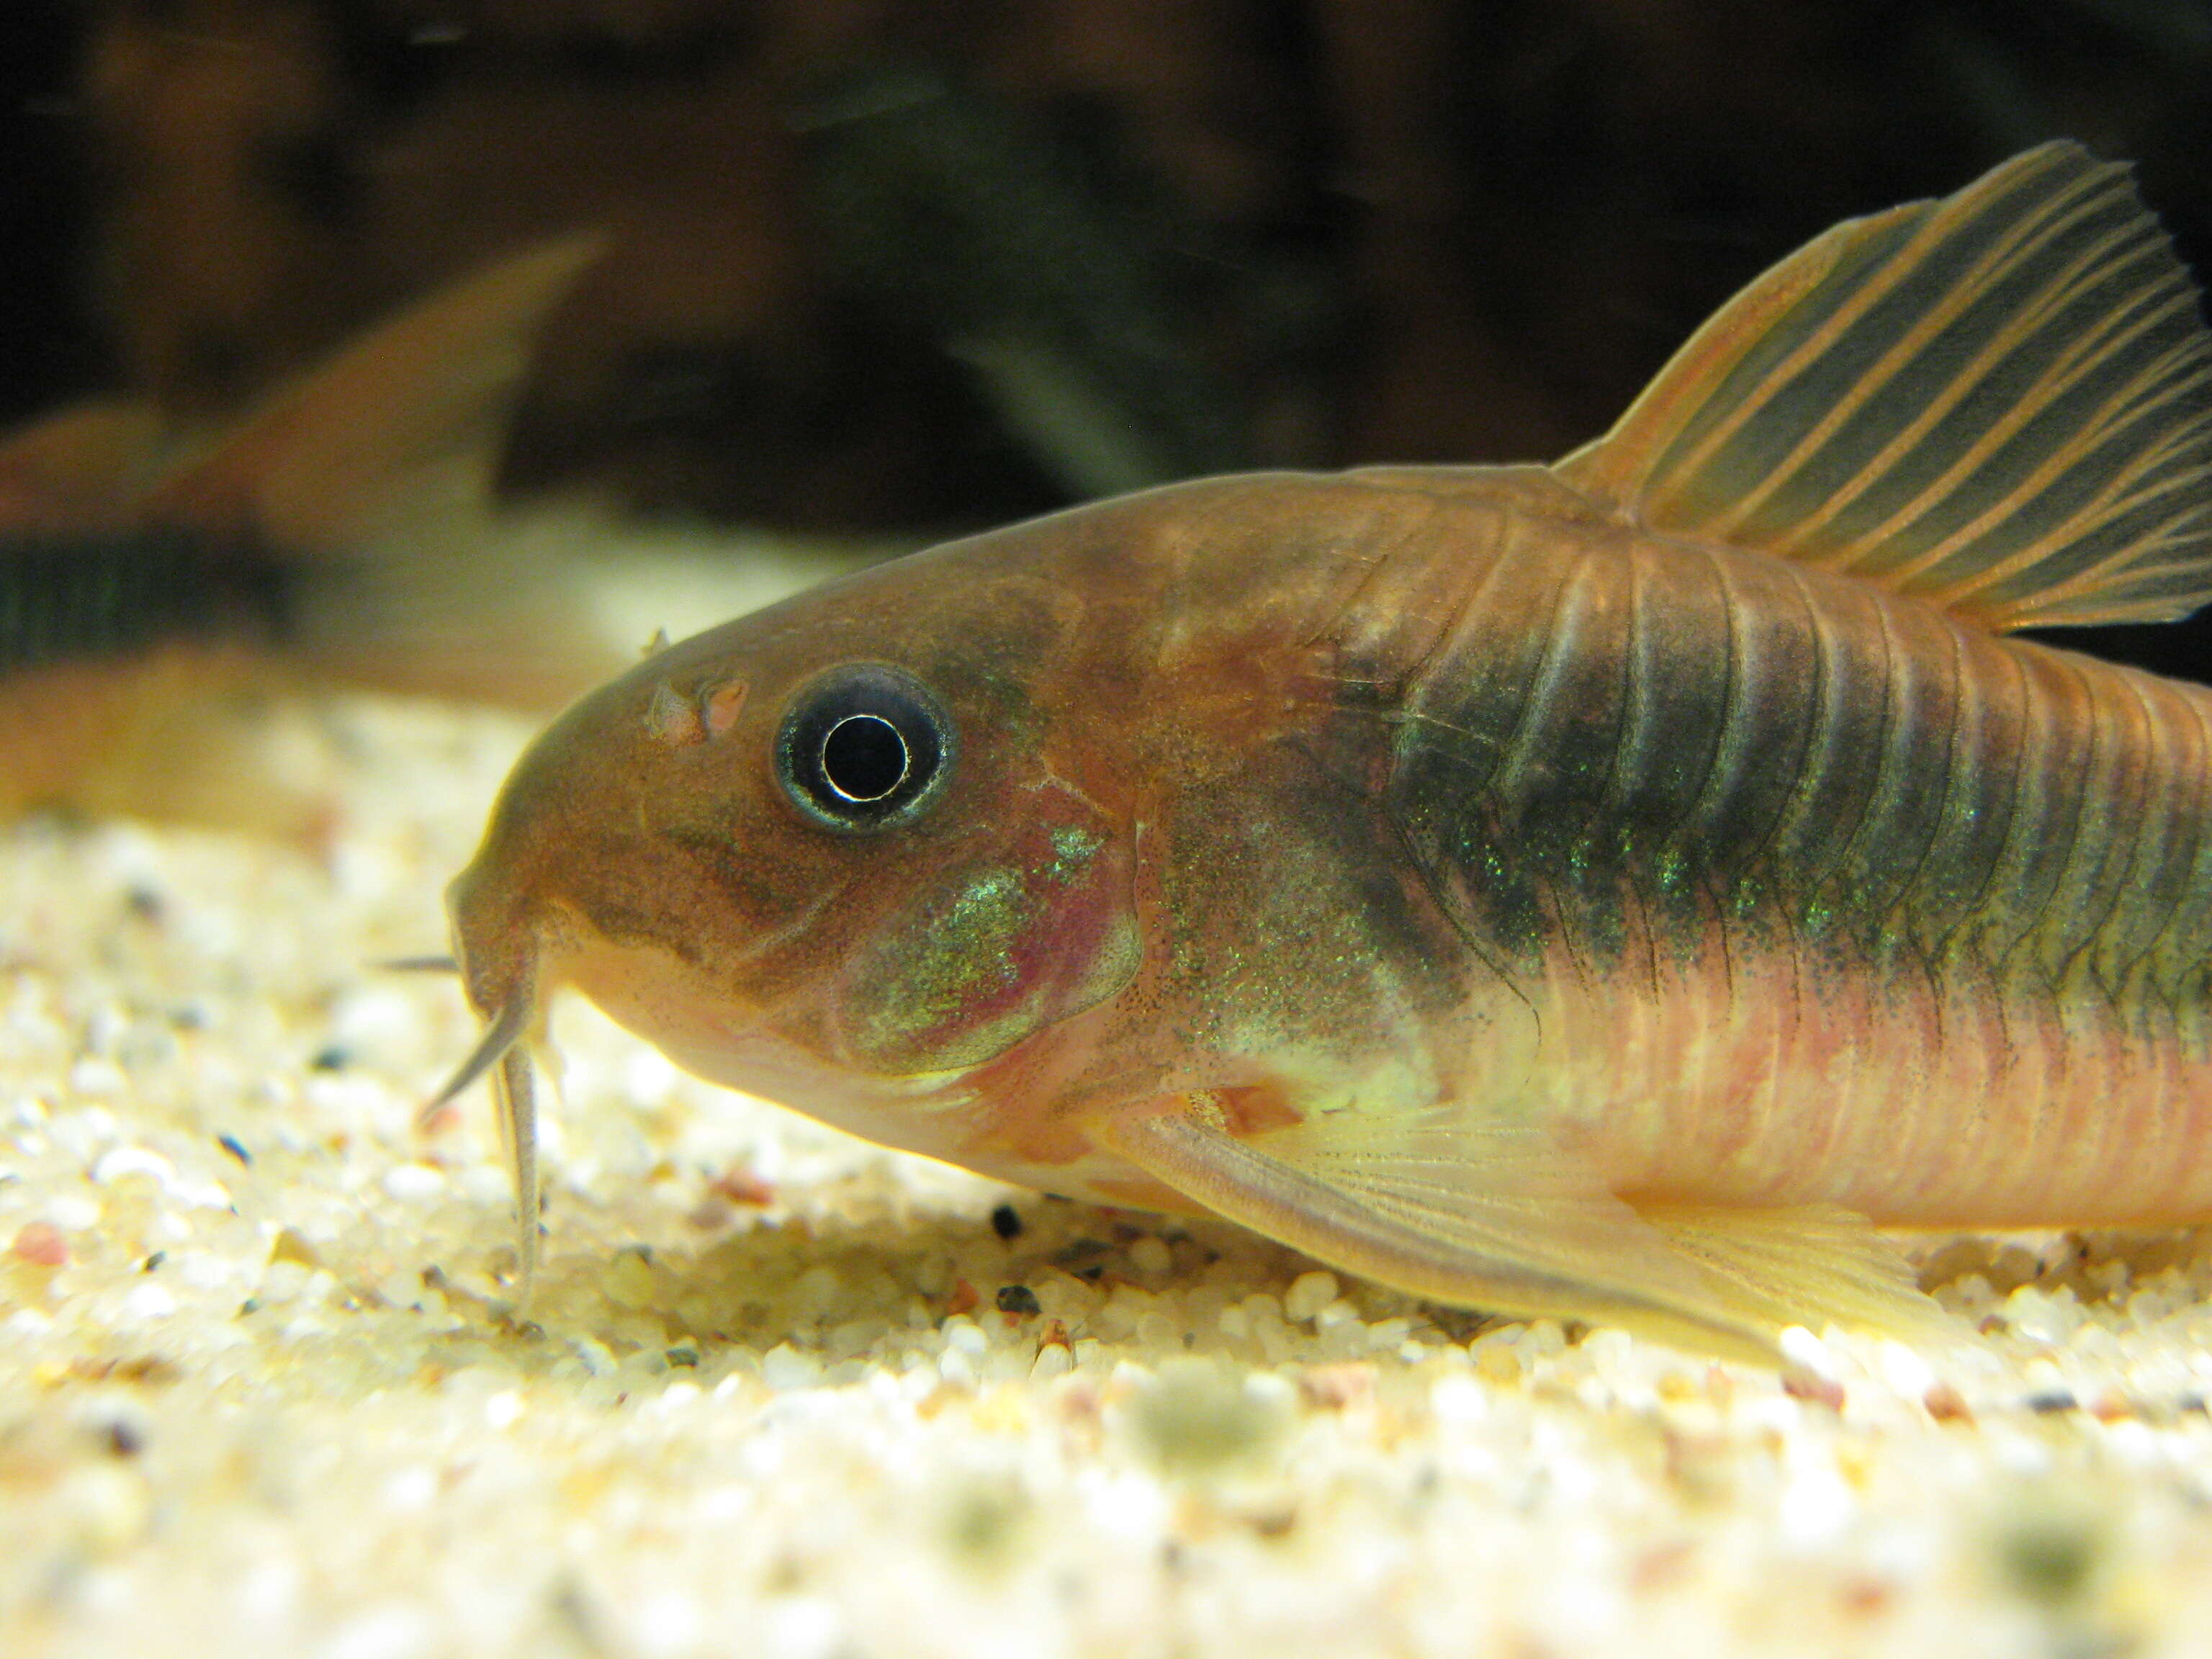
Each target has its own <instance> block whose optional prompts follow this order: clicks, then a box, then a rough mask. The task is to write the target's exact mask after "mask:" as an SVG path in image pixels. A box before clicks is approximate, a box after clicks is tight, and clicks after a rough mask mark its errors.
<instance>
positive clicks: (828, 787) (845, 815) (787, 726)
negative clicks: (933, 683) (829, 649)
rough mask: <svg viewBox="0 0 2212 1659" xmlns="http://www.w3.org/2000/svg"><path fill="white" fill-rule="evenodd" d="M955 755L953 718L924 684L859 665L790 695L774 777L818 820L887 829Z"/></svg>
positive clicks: (933, 788)
mask: <svg viewBox="0 0 2212 1659" xmlns="http://www.w3.org/2000/svg"><path fill="white" fill-rule="evenodd" d="M952 750H953V736H952V722H951V720H949V719H948V718H947V717H946V716H945V711H944V709H943V708H940V707H939V704H938V702H937V700H936V699H935V698H934V697H933V696H930V694H929V693H928V691H927V690H925V689H924V688H923V687H922V685H921V682H920V681H918V680H916V679H915V678H914V677H913V676H911V675H909V674H904V673H902V672H900V671H899V670H897V669H896V668H886V667H884V666H883V665H881V664H878V663H854V664H848V665H846V666H844V667H842V668H833V669H831V670H830V671H829V672H828V673H826V674H823V675H821V676H819V677H818V678H815V679H813V680H811V681H809V682H808V683H807V684H805V685H804V686H802V687H801V688H800V689H799V694H798V695H797V696H794V697H793V698H792V700H791V706H790V708H788V709H787V710H786V711H785V713H784V716H783V725H782V726H781V728H780V729H779V731H778V732H777V733H776V744H775V758H776V772H777V775H778V778H779V780H780V781H781V783H782V785H783V792H784V793H786V794H787V795H788V796H790V797H791V800H792V804H793V805H795V806H796V807H798V808H799V811H802V812H804V813H805V814H806V816H807V817H811V818H812V819H814V820H815V821H816V822H817V823H822V824H825V825H827V826H828V827H829V828H830V829H847V830H868V829H884V828H887V827H889V826H890V825H891V824H893V823H903V822H905V821H907V820H908V819H910V818H912V817H914V816H915V813H917V812H918V811H921V808H922V806H923V805H925V804H926V803H927V801H928V800H929V799H931V798H932V797H933V796H934V795H935V794H936V793H937V790H938V787H939V785H940V784H941V783H942V782H943V781H944V778H945V772H946V769H948V768H949V767H950V765H951V761H952Z"/></svg>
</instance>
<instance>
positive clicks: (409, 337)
mask: <svg viewBox="0 0 2212 1659" xmlns="http://www.w3.org/2000/svg"><path fill="white" fill-rule="evenodd" d="M598 256H599V245H598V244H597V243H596V242H595V241H592V240H590V239H587V238H572V239H569V240H566V241H561V242H555V243H552V244H549V245H544V246H538V247H536V248H533V249H532V250H530V251H528V252H524V253H522V254H520V255H517V256H516V257H514V258H510V259H507V260H504V261H502V262H501V263H499V264H495V265H494V266H492V267H490V268H489V269H488V270H484V271H482V272H480V273H478V274H477V275H476V276H472V277H471V278H468V279H466V280H464V281H462V282H460V283H456V284H454V285H453V286H452V287H451V288H449V289H446V290H444V291H442V292H441V293H440V294H438V295H435V296H433V297H432V298H430V299H428V300H427V301H423V302H422V303H421V304H420V305H417V306H416V307H411V308H410V309H408V310H407V311H405V312H404V313H401V314H400V315H399V316H398V317H397V318H396V319H392V321H390V322H388V323H386V324H385V325H382V326H381V327H379V328H376V329H374V330H372V331H370V332H369V333H368V334H367V335H366V336H364V337H362V338H361V339H360V340H358V341H356V343H353V344H351V345H349V346H348V347H347V348H346V349H343V350H341V351H339V352H337V354H335V355H334V356H332V357H331V359H330V360H329V361H327V362H325V363H324V364H322V365H320V366H319V367H318V368H315V369H313V371H310V372H308V373H307V374H301V375H300V376H297V377H295V378H294V379H292V380H289V381H288V382H287V383H286V384H284V385H283V386H281V387H280V388H279V389H278V390H276V391H275V392H271V393H270V394H269V395H267V396H266V397H264V398H262V399H261V400H260V401H258V403H257V404H254V405H253V406H252V408H251V409H250V410H248V412H247V413H246V415H244V416H242V417H240V418H239V419H238V420H236V421H234V422H228V423H225V424H223V425H221V426H218V427H216V428H213V429H211V430H201V429H196V428H195V427H194V426H193V425H191V423H189V422H185V421H183V420H181V419H179V418H176V417H173V416H169V415H167V414H165V413H164V412H163V411H162V410H160V409H159V408H157V407H156V406H155V405H153V404H150V403H149V402H145V401H140V400H131V399H117V400H112V401H106V402H93V403H88V404H82V405H79V406H76V407H74V408H71V409H70V410H65V411H64V412H63V413H61V414H59V415H57V416H51V417H49V418H47V419H46V420H44V421H40V422H36V423H34V424H33V425H32V426H30V427H28V428H26V429H24V430H23V431H21V432H20V433H18V434H17V435H15V436H14V437H13V438H11V439H9V440H8V441H4V442H0V811H14V810H19V809H21V808H22V807H25V806H35V805H75V806H78V807H82V808H88V809H92V810H129V811H140V812H145V813H151V814H156V815H161V816H168V817H214V818H216V819H219V820H222V821H225V822H244V823H251V824H253V825H256V826H257V827H268V828H289V827H295V822H296V821H299V820H301V819H302V817H303V815H305V816H306V817H312V811H311V808H310V806H309V805H308V803H306V802H304V801H298V800H292V799H287V798H286V797H285V794H284V792H283V791H282V790H281V789H279V790H276V791H275V792H274V793H271V790H270V780H268V779H265V778H262V777H258V776H257V775H254V774H253V771H252V768H251V767H250V766H247V767H246V770H245V772H244V773H241V772H240V766H241V765H242V764H244V763H245V756H246V752H247V749H246V747H244V746H241V740H242V739H243V738H244V737H245V735H246V734H245V731H244V729H243V726H241V724H240V721H239V720H237V719H236V718H235V716H236V715H237V714H238V713H239V711H240V706H241V704H245V705H247V706H250V704H251V702H252V697H251V695H250V694H251V693H252V692H254V691H257V690H264V689H266V688H268V687H270V686H272V685H275V684H280V683H283V682H286V681H310V682H321V683H338V684H352V685H362V686H370V687H375V688H379V689H385V690H405V691H419V692H428V693H433V694H439V695H446V696H463V697H476V698H489V699H491V700H493V701H497V702H509V703H514V704H518V705H520V706H524V707H539V706H543V705H545V704H548V703H557V702H560V701H561V700H562V698H564V697H565V696H568V695H569V694H570V693H572V692H573V691H574V690H577V689H578V688H579V687H580V685H583V684H588V683H589V682H590V680H591V679H592V677H593V676H594V675H595V674H597V673H601V672H604V671H605V669H606V668H607V667H608V666H609V665H611V663H612V662H613V661H614V660H616V654H615V653H613V652H612V651H611V649H610V648H609V647H608V646H607V644H606V643H605V641H602V640H601V639H600V638H599V637H598V635H596V634H595V633H594V632H593V630H592V628H591V627H590V626H589V624H588V622H587V620H586V615H585V613H584V611H583V609H582V607H581V606H580V605H578V604H576V603H574V601H573V599H571V598H570V597H569V596H568V595H567V594H566V593H565V592H564V591H563V589H562V586H561V584H560V583H559V581H558V580H556V573H555V572H553V571H550V570H549V569H547V568H545V567H544V562H543V561H538V562H534V563H533V568H532V569H531V570H530V571H529V572H528V573H527V574H528V576H529V578H530V580H527V581H521V582H518V581H517V580H516V574H517V573H516V572H514V571H513V569H511V568H504V567H506V566H507V565H509V564H511V562H512V561H511V560H508V559H503V558H501V556H500V555H499V553H498V551H497V550H498V548H499V546H500V544H499V543H497V542H496V541H495V540H494V539H492V538H488V537H487V536H486V535H485V534H484V533H483V526H484V522H485V520H486V516H487V515H486V512H485V507H486V503H487V501H488V499H489V497H488V483H489V475H490V471H491V469H492V466H493V465H494V463H495V459H496V456H497V453H498V448H499V444H500V441H501V438H502V437H503V435H504V432H505V428H506V418H507V413H508V411H509V410H510V408H511V406H512V404H513V401H514V398H515V396H516V394H517V392H518V391H519V390H520V386H521V384H522V380H523V376H524V374H525V372H526V368H527V367H528V364H529V361H530V348H531V345H532V341H533V340H534V337H535V336H536V334H537V331H538V329H539V327H540V326H541V325H543V324H544V320H545V319H546V317H547V316H548V315H549V314H550V313H551V312H552V311H553V310H554V308H555V307H557V306H558V305H559V304H560V302H561V301H562V299H563V298H564V296H566V295H567V294H568V292H569V290H570V289H571V288H572V287H573V286H574V283H575V281H576V279H577V277H578V276H580V274H581V273H582V272H583V271H584V270H586V268H587V267H588V266H589V265H590V264H592V261H593V260H595V259H596V258H598ZM246 724H248V725H250V721H248V722H246Z"/></svg>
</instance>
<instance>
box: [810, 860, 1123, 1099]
mask: <svg viewBox="0 0 2212 1659" xmlns="http://www.w3.org/2000/svg"><path fill="white" fill-rule="evenodd" d="M1106 848H1107V842H1106V838H1105V837H1104V836H1102V835H1100V834H1098V833H1097V831H1095V830H1092V829H1087V828H1084V827H1081V826H1078V825H1070V824H1058V825H1054V826H1052V827H1051V828H1050V829H1045V830H1043V831H1042V833H1038V834H1032V835H1030V836H1025V837H1024V840H1023V841H1022V842H1021V843H1020V844H1019V845H1018V848H1017V849H1016V850H1017V851H1018V854H1025V855H1027V856H1025V857H1017V858H1016V859H1014V860H1010V861H1001V862H993V863H989V864H983V865H978V866H969V867H968V868H966V869H964V870H961V871H957V872H953V873H952V874H951V876H950V877H949V878H947V879H946V880H945V881H944V882H943V883H941V884H939V885H938V886H936V887H935V888H934V889H933V890H932V891H931V892H930V893H929V894H928V895H927V896H925V897H923V898H922V899H921V902H918V903H916V904H915V905H913V906H912V907H910V908H908V910H907V911H906V913H905V915H904V916H903V917H902V921H901V923H900V925H897V926H894V927H890V928H887V929H886V930H884V933H883V934H882V935H881V936H880V937H879V938H878V939H877V940H876V941H875V943H874V944H873V945H872V946H871V947H870V949H869V950H868V951H866V952H865V953H864V954H863V955H862V956H861V957H860V960H859V961H858V962H857V963H855V965H854V974H853V977H852V980H851V981H850V982H851V986H852V989H851V992H850V994H849V995H848V999H847V1002H846V1010H847V1015H848V1030H849V1031H850V1034H851V1041H852V1042H853V1045H854V1048H855V1049H856V1050H857V1051H858V1052H859V1053H860V1054H862V1055H864V1056H865V1057H866V1059H868V1060H870V1061H872V1063H874V1064H876V1065H878V1066H881V1067H883V1068H884V1070H886V1071H890V1072H893V1073H915V1072H926V1071H943V1070H948V1069H951V1068H952V1067H955V1066H973V1065H977V1064H980V1063H981V1062H982V1061H983V1060H988V1059H990V1058H991V1057H992V1056H994V1054H1000V1053H1002V1052H1004V1051H1005V1050H1006V1049H1007V1048H1011V1047H1012V1045H1013V1044H1014V1043H1016V1042H1019V1041H1020V1040H1021V1039H1022V1038H1023V1037H1024V1036H1028V1035H1029V1034H1030V1032H1031V1031H1033V1030H1036V1029H1038V1028H1039V1027H1040V1026H1042V1025H1043V1024H1047V1023H1048V1022H1049V1021H1051V1020H1054V1019H1056V1018H1061V1017H1062V1016H1063V1015H1065V1014H1066V1013H1069V1012H1074V1011H1075V1010H1076V1009H1078V1008H1080V1007H1086V1006H1090V1005H1091V1003H1093V1002H1096V1001H1097V1000H1098V999H1099V998H1100V997H1102V996H1104V995H1106V994H1109V992H1110V991H1111V990H1112V989H1113V988H1115V987H1118V986H1119V985H1121V983H1123V982H1124V981H1127V978H1128V976H1129V975H1131V974H1132V973H1133V972H1134V971H1135V969H1136V963H1137V959H1138V956H1139V944H1138V941H1137V938H1136V933H1135V929H1134V927H1133V925H1132V924H1131V923H1130V922H1129V921H1128V920H1127V917H1126V916H1124V915H1121V914H1120V911H1119V908H1118V907H1117V906H1115V903H1114V900H1115V897H1116V896H1115V895H1114V894H1112V893H1110V892H1106V891H1100V890H1097V884H1096V883H1095V882H1093V881H1092V880H1091V879H1090V878H1091V877H1093V876H1094V875H1095V873H1096V872H1097V866H1098V865H1099V862H1100V854H1102V853H1103V852H1104V851H1105V850H1106Z"/></svg>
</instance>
